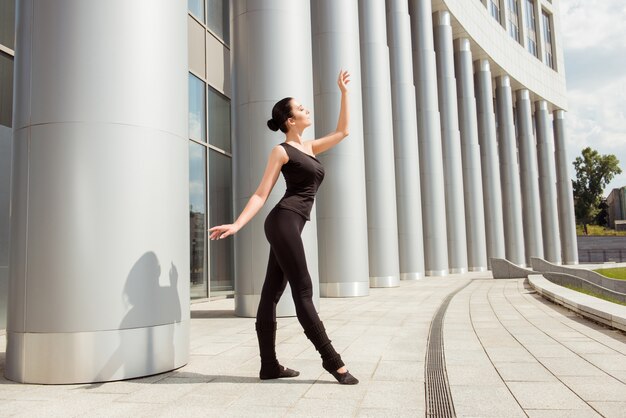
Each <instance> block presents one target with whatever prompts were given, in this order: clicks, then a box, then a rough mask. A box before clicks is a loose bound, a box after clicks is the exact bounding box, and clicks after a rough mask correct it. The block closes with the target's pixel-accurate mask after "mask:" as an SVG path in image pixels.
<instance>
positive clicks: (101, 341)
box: [5, 0, 189, 384]
mask: <svg viewBox="0 0 626 418" xmlns="http://www.w3.org/2000/svg"><path fill="white" fill-rule="evenodd" d="M17 7H18V9H17V16H18V24H17V46H16V55H15V96H14V97H15V106H14V119H13V120H14V124H13V129H14V151H13V176H12V183H13V184H12V201H11V204H12V209H11V234H12V236H11V254H10V260H9V266H10V267H9V268H10V273H9V274H10V283H9V298H8V301H9V306H8V324H7V351H6V366H5V375H6V377H7V378H9V379H12V380H16V381H19V382H28V383H47V384H49V383H82V382H100V381H108V380H118V379H128V378H133V377H139V376H144V375H151V374H155V373H160V372H164V371H167V370H171V369H175V368H177V367H181V366H182V365H184V364H185V363H186V362H187V360H188V358H189V206H188V205H189V171H188V170H189V168H188V164H189V162H188V158H189V155H188V147H189V144H188V142H189V139H188V119H187V118H188V111H187V108H188V101H187V100H188V99H187V85H188V77H189V75H188V71H187V65H186V64H187V4H186V3H185V2H180V1H177V2H174V1H169V0H157V1H155V0H137V1H133V2H128V1H125V0H110V1H107V2H83V1H55V2H47V1H34V0H24V1H20V2H18V3H17ZM137 16H141V19H137ZM94 42H95V43H94ZM164 51H167V53H166V54H165V53H164Z"/></svg>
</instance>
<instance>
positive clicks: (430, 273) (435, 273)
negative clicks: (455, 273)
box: [426, 269, 448, 276]
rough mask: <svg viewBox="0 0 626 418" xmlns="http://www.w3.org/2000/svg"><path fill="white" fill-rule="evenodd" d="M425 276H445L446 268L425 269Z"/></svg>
mask: <svg viewBox="0 0 626 418" xmlns="http://www.w3.org/2000/svg"><path fill="white" fill-rule="evenodd" d="M426 275H427V276H447V275H448V270H446V269H444V270H426Z"/></svg>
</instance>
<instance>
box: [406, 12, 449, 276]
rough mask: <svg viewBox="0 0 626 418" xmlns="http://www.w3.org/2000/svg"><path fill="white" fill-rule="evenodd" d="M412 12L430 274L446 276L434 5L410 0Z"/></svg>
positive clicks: (423, 210) (415, 80) (425, 253)
mask: <svg viewBox="0 0 626 418" xmlns="http://www.w3.org/2000/svg"><path fill="white" fill-rule="evenodd" d="M409 9H410V12H411V35H412V39H413V69H414V70H413V71H414V72H413V80H414V83H415V88H416V90H417V124H418V125H417V126H418V132H419V134H418V145H419V158H420V184H421V191H422V224H423V228H424V258H425V262H426V275H427V276H445V275H447V274H448V246H447V234H446V204H445V196H444V193H445V191H444V187H445V184H444V170H443V154H442V149H441V125H440V120H439V106H438V99H437V97H438V96H437V66H436V57H435V49H434V41H433V21H432V6H431V2H430V0H410V2H409Z"/></svg>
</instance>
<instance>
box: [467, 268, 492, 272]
mask: <svg viewBox="0 0 626 418" xmlns="http://www.w3.org/2000/svg"><path fill="white" fill-rule="evenodd" d="M487 270H488V269H487V267H470V268H469V271H472V272H478V271H479V272H483V271H487Z"/></svg>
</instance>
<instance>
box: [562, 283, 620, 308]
mask: <svg viewBox="0 0 626 418" xmlns="http://www.w3.org/2000/svg"><path fill="white" fill-rule="evenodd" d="M564 287H567V288H568V289H571V290H575V291H577V292H580V293H584V294H586V295H589V296H594V297H596V298H598V299H604V300H606V301H607V302H613V303H617V304H618V305H624V306H626V303H624V302H621V301H619V300H617V299H613V298H612V297H610V296H604V295H601V294H600V293H596V292H594V291H591V290H585V289H583V288H582V287H577V286H567V285H566V286H564Z"/></svg>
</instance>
